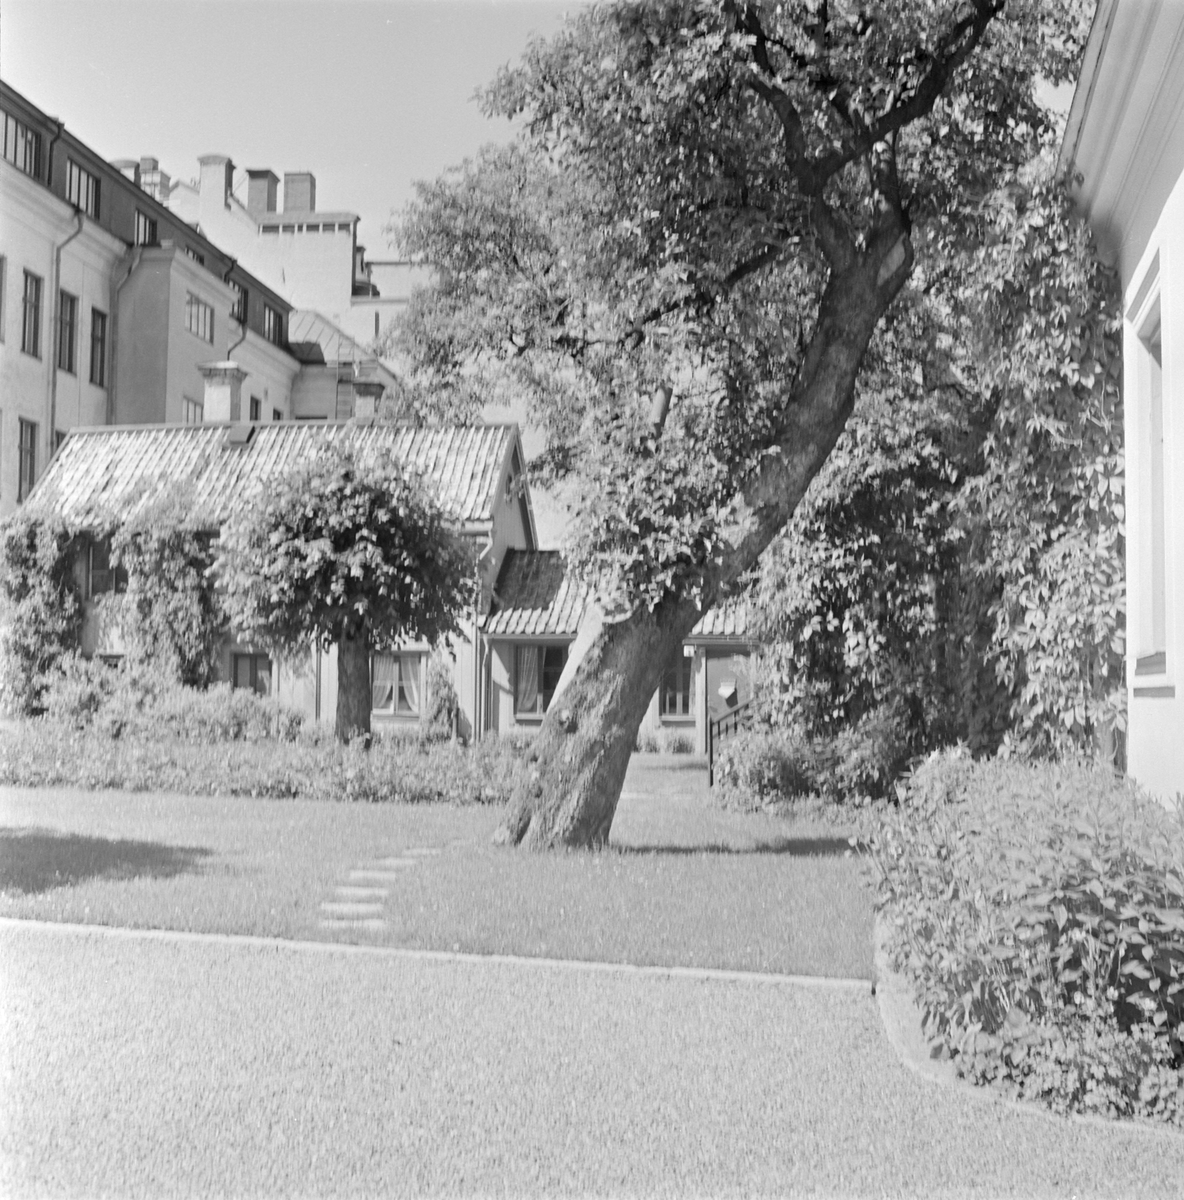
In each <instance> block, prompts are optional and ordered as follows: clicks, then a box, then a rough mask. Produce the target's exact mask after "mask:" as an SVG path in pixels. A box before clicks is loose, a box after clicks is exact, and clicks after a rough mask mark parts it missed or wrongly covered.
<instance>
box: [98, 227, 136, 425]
mask: <svg viewBox="0 0 1184 1200" xmlns="http://www.w3.org/2000/svg"><path fill="white" fill-rule="evenodd" d="M143 253H144V251H143V247H141V246H133V247H132V248H131V250H130V251H129V253H128V254H127V255H125V256H124V257H125V259H126V260H127V264H128V267H127V270H126V271H125V272H124V273H123V278H122V279H121V280H120V281H119V282H118V283H115V284H112V287H111V301H110V303H111V338H110V342H111V361H110V362H109V363H108V372H107V424H108V425H114V424H115V383H116V372H117V370H118V363H119V294H120V292H122V291H123V286H124V284H125V283H127V281H128V280H129V279H130V278H131V277H132V275H134V274H135V270H136V268H137V267H138V266H139V265H140V259H141V258H142V257H143Z"/></svg>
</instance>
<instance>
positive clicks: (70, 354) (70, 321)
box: [58, 291, 78, 375]
mask: <svg viewBox="0 0 1184 1200" xmlns="http://www.w3.org/2000/svg"><path fill="white" fill-rule="evenodd" d="M77 333H78V297H77V296H71V295H70V293H69V292H63V291H59V292H58V370H59V371H68V372H69V373H70V374H71V375H73V374H74V347H75V344H76V342H77V340H78V339H77Z"/></svg>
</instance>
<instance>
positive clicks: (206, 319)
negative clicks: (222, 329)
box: [185, 292, 214, 346]
mask: <svg viewBox="0 0 1184 1200" xmlns="http://www.w3.org/2000/svg"><path fill="white" fill-rule="evenodd" d="M185 328H186V329H188V330H189V332H190V333H192V334H194V335H195V336H196V337H199V338H201V340H202V341H203V342H209V343H210V345H211V346H212V345H213V344H214V308H213V305H210V304H207V303H206V302H205V301H204V300H199V299H198V297H196V296H195V295H194V294H193V293H192V292H188V293H186V296H185Z"/></svg>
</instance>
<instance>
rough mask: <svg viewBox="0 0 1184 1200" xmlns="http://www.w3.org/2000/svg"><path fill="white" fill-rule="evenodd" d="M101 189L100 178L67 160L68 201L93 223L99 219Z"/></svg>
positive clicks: (70, 159) (69, 159)
mask: <svg viewBox="0 0 1184 1200" xmlns="http://www.w3.org/2000/svg"><path fill="white" fill-rule="evenodd" d="M99 188H100V180H99V177H98V176H97V175H96V174H94V172H93V171H88V170H87V169H86V168H85V167H83V166H81V165H79V164H78V163H76V162H75V161H74V160H73V159H72V158H67V159H66V200H67V201H68V202H69V203H70V204H73V205H74V207H75V208H77V209H79V210H80V211H82V212H84V213H86V215H87V216H88V217H90V218H91V220H93V221H97V220H98V219H99V196H100V191H99Z"/></svg>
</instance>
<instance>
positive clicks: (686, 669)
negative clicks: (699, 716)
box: [658, 643, 696, 722]
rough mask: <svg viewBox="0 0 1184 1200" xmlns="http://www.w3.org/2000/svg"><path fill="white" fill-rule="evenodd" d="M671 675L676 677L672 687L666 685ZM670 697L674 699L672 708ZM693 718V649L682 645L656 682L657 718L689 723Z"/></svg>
mask: <svg viewBox="0 0 1184 1200" xmlns="http://www.w3.org/2000/svg"><path fill="white" fill-rule="evenodd" d="M688 650H689V651H690V653H689V654H688V653H687V651H688ZM672 675H673V676H675V677H676V684H675V686H673V687H671V686H670V684H669V683H668V680H669V679H670V677H671V676H672ZM671 697H674V698H675V704H674V705H673V707H671V706H670V704H669V700H670V698H671ZM695 716H696V714H695V649H694V647H693V646H688V645H686V644H685V643H684V644H683V645H681V646H679V647H678V648H677V649H676V650H675V653H674V654H673V655H672V656H671V661H670V662H668V663H667V664H666V666H665V668H664V669H663V671H662V676H661V678H660V679H659V681H658V717H659V719H660V720H662V721H670V722H678V721H687V722H690V721H693V720H694V719H695Z"/></svg>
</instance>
